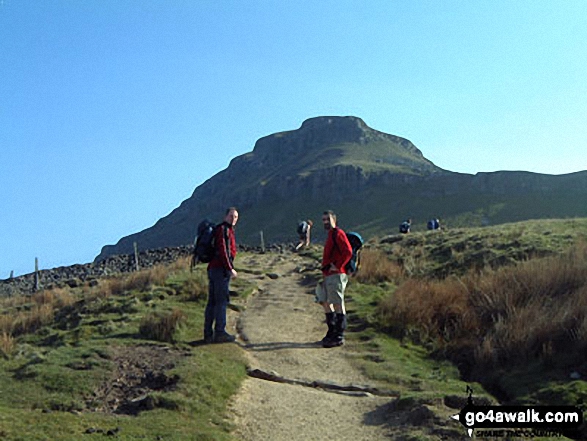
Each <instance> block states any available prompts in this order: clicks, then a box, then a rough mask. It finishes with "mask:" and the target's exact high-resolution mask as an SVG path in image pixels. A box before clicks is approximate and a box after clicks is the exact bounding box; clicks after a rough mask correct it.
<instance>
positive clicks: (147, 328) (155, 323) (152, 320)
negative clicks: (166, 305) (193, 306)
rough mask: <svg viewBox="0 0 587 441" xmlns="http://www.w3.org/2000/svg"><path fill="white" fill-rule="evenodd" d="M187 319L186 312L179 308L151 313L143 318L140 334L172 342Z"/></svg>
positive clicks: (150, 338)
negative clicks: (167, 311)
mask: <svg viewBox="0 0 587 441" xmlns="http://www.w3.org/2000/svg"><path fill="white" fill-rule="evenodd" d="M186 319H187V316H186V314H185V313H184V312H183V311H181V310H179V309H177V308H176V309H174V310H173V311H171V312H169V313H151V314H148V315H147V316H145V317H144V318H143V320H141V324H140V326H139V334H140V335H141V336H142V337H143V338H146V339H149V340H157V341H163V342H169V343H172V342H173V341H174V340H173V335H174V334H175V332H176V331H177V329H178V328H179V326H180V325H182V324H183V323H185V321H186Z"/></svg>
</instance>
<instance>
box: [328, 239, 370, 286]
mask: <svg viewBox="0 0 587 441" xmlns="http://www.w3.org/2000/svg"><path fill="white" fill-rule="evenodd" d="M345 234H346V238H347V239H348V241H349V243H350V244H351V249H352V250H353V254H352V256H351V260H349V262H348V263H347V264H346V265H345V267H344V269H345V271H346V273H347V274H348V275H349V276H353V275H355V274H356V273H357V271H359V266H360V258H359V255H360V250H361V248H362V247H363V244H364V243H365V241H364V240H363V238H362V237H361V235H360V234H359V233H355V232H354V231H351V232H349V233H346V232H345ZM334 246H336V247H338V245H337V244H336V240H335V241H334Z"/></svg>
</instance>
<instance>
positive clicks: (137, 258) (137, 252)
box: [133, 242, 139, 271]
mask: <svg viewBox="0 0 587 441" xmlns="http://www.w3.org/2000/svg"><path fill="white" fill-rule="evenodd" d="M133 247H134V249H135V270H136V271H138V270H139V251H138V247H137V243H136V242H133Z"/></svg>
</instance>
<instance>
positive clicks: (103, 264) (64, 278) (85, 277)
mask: <svg viewBox="0 0 587 441" xmlns="http://www.w3.org/2000/svg"><path fill="white" fill-rule="evenodd" d="M290 247H291V245H281V244H275V245H270V246H268V247H267V249H266V251H267V252H284V250H286V249H290ZM239 251H250V252H260V251H261V250H260V248H258V247H248V246H242V245H239ZM192 253H193V246H192V245H190V246H182V247H169V248H158V249H154V250H146V251H141V252H139V269H145V268H151V267H153V266H155V265H159V264H170V263H173V262H175V261H176V260H178V259H179V258H181V257H189V256H191V255H192ZM135 268H136V265H135V257H134V254H121V255H116V256H110V257H108V258H106V259H104V260H101V261H100V262H95V263H86V264H76V265H71V266H62V267H58V268H53V269H48V270H40V271H39V289H52V288H60V287H72V288H73V287H76V286H81V285H83V284H85V283H89V284H90V285H93V284H96V283H97V281H98V279H100V278H102V277H111V276H115V275H120V274H124V273H130V272H133V271H135ZM34 290H35V274H34V273H30V274H25V275H23V276H19V277H14V278H12V279H5V280H0V296H11V295H18V294H32V293H33V292H34Z"/></svg>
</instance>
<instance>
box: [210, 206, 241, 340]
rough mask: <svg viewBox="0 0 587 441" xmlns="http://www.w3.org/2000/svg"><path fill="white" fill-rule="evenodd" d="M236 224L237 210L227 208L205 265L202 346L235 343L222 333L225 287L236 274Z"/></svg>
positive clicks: (216, 231) (224, 323)
mask: <svg viewBox="0 0 587 441" xmlns="http://www.w3.org/2000/svg"><path fill="white" fill-rule="evenodd" d="M237 221H238V211H236V208H234V207H231V208H229V209H228V210H226V215H225V217H224V222H222V223H221V224H220V225H218V226H217V227H216V228H215V231H214V235H215V237H214V248H215V250H216V251H215V253H214V257H213V258H212V260H211V261H210V263H209V264H208V280H209V282H210V284H209V286H208V304H207V305H206V311H205V313H204V341H205V342H206V343H212V342H214V343H226V342H233V341H234V340H235V337H234V335H230V334H229V333H228V332H226V329H225V328H226V307H227V306H228V301H229V285H230V279H231V278H232V277H237V276H238V273H237V272H236V271H235V269H234V265H233V262H234V258H235V256H236V240H235V237H234V226H235V225H236V223H237Z"/></svg>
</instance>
